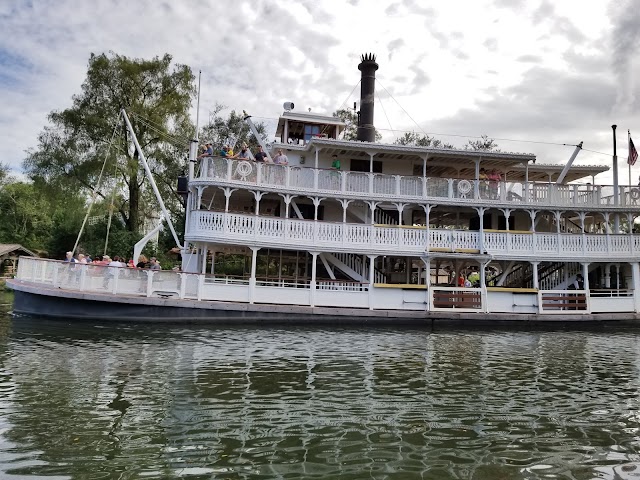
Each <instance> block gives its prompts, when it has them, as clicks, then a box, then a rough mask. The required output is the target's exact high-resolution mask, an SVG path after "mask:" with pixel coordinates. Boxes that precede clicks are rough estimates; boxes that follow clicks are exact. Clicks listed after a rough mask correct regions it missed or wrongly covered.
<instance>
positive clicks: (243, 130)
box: [200, 103, 267, 153]
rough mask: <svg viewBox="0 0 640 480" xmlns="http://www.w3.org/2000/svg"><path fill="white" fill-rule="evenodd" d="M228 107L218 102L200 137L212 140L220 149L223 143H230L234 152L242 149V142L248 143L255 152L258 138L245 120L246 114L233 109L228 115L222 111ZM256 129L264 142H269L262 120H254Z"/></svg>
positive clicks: (207, 140)
mask: <svg viewBox="0 0 640 480" xmlns="http://www.w3.org/2000/svg"><path fill="white" fill-rule="evenodd" d="M226 109H227V107H226V106H225V105H221V104H219V103H216V104H215V106H214V108H213V110H212V111H211V112H210V113H209V121H208V122H207V123H206V124H205V125H204V126H203V127H202V128H201V129H200V138H201V139H202V140H203V141H206V142H211V143H213V145H214V148H216V149H219V148H221V147H222V146H223V145H229V146H231V147H232V148H233V151H234V153H237V152H238V151H239V150H240V147H241V146H242V144H245V143H246V144H247V146H248V147H249V149H250V150H251V151H252V152H253V151H255V150H256V149H257V147H258V140H257V139H256V138H255V137H254V136H253V134H252V133H251V130H250V129H249V125H247V122H246V121H245V114H244V113H238V112H236V111H235V110H231V112H229V114H228V115H227V116H224V115H223V114H222V112H224V111H225V110H226ZM254 125H255V127H256V130H257V131H258V134H259V135H260V137H261V139H262V141H263V142H265V143H267V134H266V128H265V126H264V124H263V123H262V122H254Z"/></svg>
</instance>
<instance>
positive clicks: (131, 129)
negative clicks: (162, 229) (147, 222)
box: [122, 108, 183, 260]
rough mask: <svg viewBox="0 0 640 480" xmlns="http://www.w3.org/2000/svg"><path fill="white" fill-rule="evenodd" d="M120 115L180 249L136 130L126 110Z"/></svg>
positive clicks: (176, 235) (181, 247)
mask: <svg viewBox="0 0 640 480" xmlns="http://www.w3.org/2000/svg"><path fill="white" fill-rule="evenodd" d="M122 116H123V117H124V121H125V122H126V123H127V128H128V129H129V133H131V137H132V139H133V144H134V145H135V146H136V150H137V151H138V155H139V156H140V161H141V162H142V166H143V167H144V171H145V173H146V174H147V179H149V183H150V184H151V188H152V189H153V193H155V195H156V200H158V203H159V204H160V208H161V209H162V213H164V218H165V219H166V220H167V223H168V224H169V228H170V229H171V233H172V234H173V239H174V240H175V241H176V245H177V246H178V247H180V249H181V250H182V249H183V246H182V245H181V244H180V240H178V234H176V229H175V228H174V227H173V222H172V221H171V215H169V212H167V208H166V207H165V206H164V201H163V200H162V196H161V195H160V192H159V191H158V186H157V185H156V182H155V180H154V179H153V175H151V170H150V169H149V164H148V163H147V158H146V157H145V156H144V152H143V151H142V148H140V144H139V143H138V137H136V132H134V131H133V127H132V126H131V122H130V121H129V117H128V116H127V112H125V111H124V108H123V109H122ZM136 260H137V259H136Z"/></svg>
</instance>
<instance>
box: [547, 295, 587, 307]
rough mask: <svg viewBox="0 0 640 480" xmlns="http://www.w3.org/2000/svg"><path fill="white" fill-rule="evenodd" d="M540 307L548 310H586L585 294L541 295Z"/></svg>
mask: <svg viewBox="0 0 640 480" xmlns="http://www.w3.org/2000/svg"><path fill="white" fill-rule="evenodd" d="M542 308H543V309H548V310H553V309H556V310H558V309H560V310H586V309H587V296H586V295H585V294H583V293H582V294H581V293H569V294H566V295H543V296H542Z"/></svg>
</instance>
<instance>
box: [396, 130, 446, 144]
mask: <svg viewBox="0 0 640 480" xmlns="http://www.w3.org/2000/svg"><path fill="white" fill-rule="evenodd" d="M393 143H394V144H396V145H411V146H415V147H433V148H453V145H451V144H449V143H443V142H442V141H441V140H438V139H437V138H434V137H430V136H429V135H426V134H424V135H420V134H419V133H416V132H405V134H404V135H403V136H401V137H400V138H397V139H396V140H395V142H393Z"/></svg>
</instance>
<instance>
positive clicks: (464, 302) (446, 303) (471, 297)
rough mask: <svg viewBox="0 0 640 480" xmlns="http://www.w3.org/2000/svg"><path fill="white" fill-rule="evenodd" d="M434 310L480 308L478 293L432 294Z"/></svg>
mask: <svg viewBox="0 0 640 480" xmlns="http://www.w3.org/2000/svg"><path fill="white" fill-rule="evenodd" d="M433 306H434V307H435V308H476V309H479V308H481V307H482V296H481V294H480V292H434V293H433Z"/></svg>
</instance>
